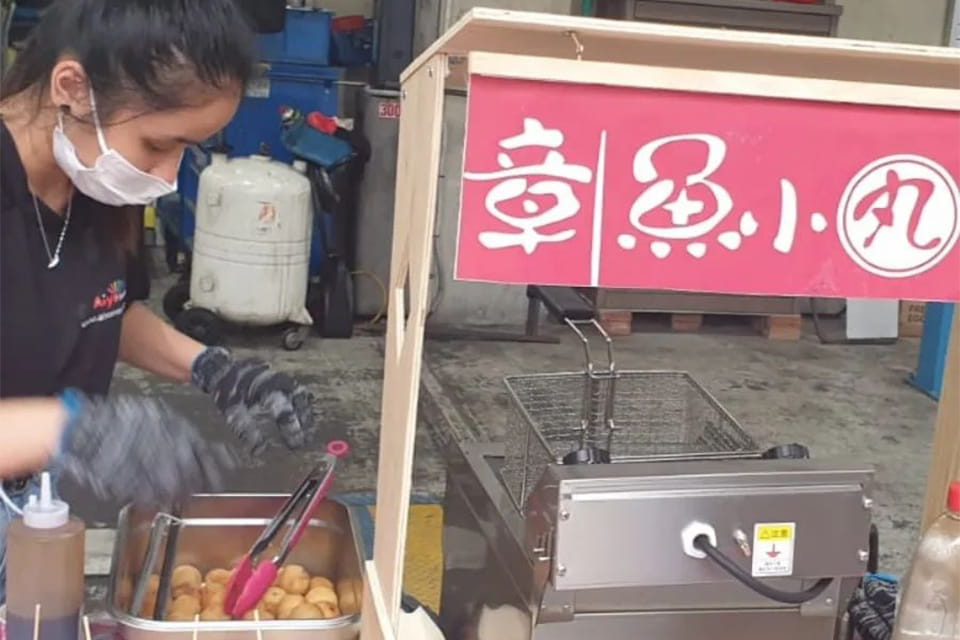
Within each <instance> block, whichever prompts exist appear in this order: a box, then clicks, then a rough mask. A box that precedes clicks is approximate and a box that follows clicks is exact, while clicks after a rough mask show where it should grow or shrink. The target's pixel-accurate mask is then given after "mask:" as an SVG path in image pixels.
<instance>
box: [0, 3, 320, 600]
mask: <svg viewBox="0 0 960 640" xmlns="http://www.w3.org/2000/svg"><path fill="white" fill-rule="evenodd" d="M253 42H254V35H253V32H252V30H251V28H250V26H249V25H248V23H247V22H246V20H245V18H244V16H243V15H242V14H241V13H240V11H239V9H238V8H237V6H236V5H235V2H234V0H164V1H157V0H56V2H54V3H53V5H52V6H51V7H50V9H49V10H48V11H47V13H46V14H45V16H44V18H43V19H42V22H41V23H40V24H39V25H38V26H37V28H36V30H35V32H34V34H33V37H32V40H31V42H30V44H29V45H28V47H27V48H26V50H25V51H23V52H22V53H21V54H20V55H19V57H18V58H17V60H16V62H15V63H14V65H13V67H12V68H11V69H10V70H9V71H8V72H7V74H6V75H5V79H4V84H3V86H2V89H0V147H2V157H0V478H3V480H4V482H3V488H4V489H5V493H6V494H7V497H8V498H9V500H7V504H5V505H4V508H3V509H2V510H0V540H2V539H3V537H2V534H3V533H4V530H5V528H6V521H7V520H8V519H9V517H10V513H11V511H12V509H10V508H9V507H10V506H17V505H19V504H22V503H23V501H24V498H25V496H24V490H25V489H26V488H28V487H29V486H30V485H31V482H32V479H33V478H34V475H33V474H35V473H36V472H37V471H38V470H40V469H44V468H49V469H51V470H52V471H53V472H54V473H63V474H66V475H68V476H70V477H71V478H72V479H74V480H76V481H77V482H79V483H81V484H82V485H84V486H86V487H89V488H90V489H91V490H92V491H93V492H94V493H95V494H96V495H97V496H98V497H100V498H103V499H110V500H114V501H118V502H124V501H131V500H133V501H138V502H146V503H154V504H169V503H172V502H174V501H176V500H178V499H182V498H183V497H185V496H187V495H189V494H190V493H192V492H195V491H201V490H210V489H214V488H215V487H216V486H217V484H218V481H219V478H220V469H221V466H222V465H223V464H224V463H226V462H228V459H227V458H226V457H225V455H224V452H223V451H222V450H220V449H218V448H217V447H215V446H213V445H209V444H207V443H205V442H204V441H203V440H202V439H201V438H200V437H199V435H198V434H197V432H196V431H195V430H194V429H193V427H191V426H190V425H189V424H188V423H187V422H186V421H185V420H184V419H183V418H181V417H180V416H178V415H177V414H176V413H174V412H173V411H171V410H170V408H169V407H168V406H166V405H165V404H164V403H163V402H160V401H158V400H155V399H150V398H141V397H123V396H120V397H116V396H107V395H106V393H107V391H108V389H109V386H110V381H111V377H112V373H113V369H114V365H115V363H116V361H117V359H118V358H119V360H121V361H123V362H126V363H128V364H131V365H133V366H135V367H139V368H140V369H143V370H145V371H148V372H150V373H154V374H158V375H160V376H163V377H165V378H168V379H171V380H177V381H181V382H184V383H187V382H192V383H193V384H194V385H196V386H197V387H199V388H200V389H201V390H203V391H205V392H207V393H209V394H211V395H212V396H213V398H214V401H215V402H216V405H217V407H218V408H219V409H220V410H221V411H222V412H223V414H224V415H225V417H226V422H227V424H228V425H229V426H230V428H231V430H232V431H233V433H234V435H235V436H237V437H238V438H239V440H240V441H241V442H242V443H243V445H244V446H245V447H246V448H247V449H248V450H249V451H250V452H251V453H253V454H256V453H259V452H260V451H261V450H262V449H263V448H264V447H265V446H266V445H268V444H269V443H270V442H271V441H273V440H278V441H282V442H283V443H284V444H286V445H287V446H288V447H290V448H297V447H299V446H301V445H302V444H303V443H304V439H305V437H306V435H307V434H308V432H309V431H310V430H311V428H312V426H313V416H312V410H311V407H310V397H309V395H308V394H307V392H306V390H305V389H304V388H303V387H302V386H300V385H299V384H297V383H296V382H294V381H293V380H292V379H291V378H289V377H288V376H286V375H283V374H280V373H277V372H275V371H273V370H272V369H271V368H270V367H269V366H268V365H267V364H265V363H263V362H259V361H256V360H247V361H236V360H234V359H232V358H231V356H230V354H229V353H228V352H227V351H226V350H224V349H219V348H213V349H206V348H204V347H203V346H202V345H201V344H199V343H197V342H195V341H193V340H191V339H190V338H188V337H186V336H184V335H182V334H180V333H178V332H177V331H175V330H174V329H173V328H171V327H169V326H168V325H166V324H165V323H164V322H163V321H161V320H160V319H159V318H158V317H157V316H156V315H154V314H153V313H152V312H151V311H149V310H148V309H147V307H146V306H144V305H143V304H142V303H141V301H142V300H143V299H144V298H146V297H147V293H148V282H147V279H146V277H145V275H144V269H143V268H142V263H141V262H140V260H139V258H141V256H137V244H138V240H139V236H140V229H141V227H140V224H141V223H140V221H141V217H140V213H141V212H142V209H141V208H140V207H142V205H144V204H146V203H147V202H150V201H151V200H153V199H155V198H158V197H160V196H162V195H165V194H167V193H169V192H171V191H173V190H174V189H175V182H176V175H177V171H178V167H179V165H180V160H181V157H182V155H183V152H184V148H185V145H188V144H191V143H199V142H201V141H203V140H205V139H207V138H208V137H210V136H211V135H213V134H214V133H216V132H218V131H219V130H221V129H222V128H223V127H224V126H225V125H226V124H227V122H228V121H229V120H230V119H231V117H232V116H233V114H234V112H235V110H236V108H237V106H238V103H239V101H240V98H241V96H242V93H243V89H244V86H245V84H246V82H247V80H248V78H249V76H250V73H251V70H252V68H253V64H254V57H253ZM9 503H13V504H12V505H10V504H9ZM0 544H2V543H0ZM4 565H5V563H3V562H2V561H0V577H2V570H3V566H4ZM0 585H2V580H0ZM2 600H3V592H2V591H0V601H2Z"/></svg>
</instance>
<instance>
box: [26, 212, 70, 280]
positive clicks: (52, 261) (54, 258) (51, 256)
mask: <svg viewBox="0 0 960 640" xmlns="http://www.w3.org/2000/svg"><path fill="white" fill-rule="evenodd" d="M31 195H33V194H31ZM33 210H34V211H35V212H36V214H37V226H38V227H39V228H40V238H42V239H43V248H44V249H46V251H47V259H48V260H49V262H48V263H47V269H56V267H57V265H58V264H60V249H62V248H63V239H64V238H66V237H67V227H69V226H70V212H71V211H73V196H72V194H71V197H70V200H68V201H67V211H66V213H64V216H63V228H62V229H60V238H59V239H58V240H57V248H56V249H54V250H53V252H52V253H51V252H50V243H49V242H48V241H47V229H46V227H44V226H43V216H42V215H40V203H39V202H38V201H37V196H35V195H34V196H33Z"/></svg>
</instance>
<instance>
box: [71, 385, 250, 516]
mask: <svg viewBox="0 0 960 640" xmlns="http://www.w3.org/2000/svg"><path fill="white" fill-rule="evenodd" d="M61 399H62V401H63V405H64V407H65V408H66V409H67V413H68V415H69V418H68V423H67V426H66V427H65V429H64V431H63V436H62V437H61V441H60V450H59V451H58V452H57V454H56V455H55V456H54V459H53V462H52V465H53V467H54V468H57V469H59V470H61V471H62V472H63V473H65V474H66V475H67V476H69V477H70V478H71V479H73V480H74V481H76V482H77V483H79V484H81V485H83V486H86V487H89V488H90V489H91V490H92V491H93V493H94V494H95V495H96V496H97V497H99V498H101V499H103V500H111V501H116V502H121V503H126V502H136V503H138V504H146V505H151V506H167V505H173V504H176V503H177V502H179V501H181V500H184V499H185V498H188V497H189V496H191V495H193V494H195V493H202V492H208V491H218V490H220V489H221V481H222V477H221V472H222V470H224V469H227V468H230V467H232V465H233V459H232V457H231V456H230V454H229V452H228V450H227V448H226V446H225V445H217V444H209V443H207V442H206V441H205V440H204V439H203V438H202V437H201V436H200V434H199V433H197V431H196V430H195V429H194V428H193V426H191V425H190V424H189V423H188V422H187V421H186V420H185V419H184V418H182V417H181V416H180V415H178V414H177V413H176V412H174V411H173V410H172V409H171V408H170V407H169V406H167V404H166V403H164V402H162V401H160V400H157V399H155V398H148V397H139V396H136V397H134V396H111V397H106V398H94V397H89V396H86V395H84V394H82V393H80V392H77V391H72V390H71V391H67V392H66V393H64V394H63V395H62V396H61Z"/></svg>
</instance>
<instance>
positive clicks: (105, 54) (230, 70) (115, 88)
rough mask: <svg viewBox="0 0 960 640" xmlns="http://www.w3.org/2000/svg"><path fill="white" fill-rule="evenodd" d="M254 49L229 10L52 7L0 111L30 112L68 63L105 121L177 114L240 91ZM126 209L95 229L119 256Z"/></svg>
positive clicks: (153, 4)
mask: <svg viewBox="0 0 960 640" xmlns="http://www.w3.org/2000/svg"><path fill="white" fill-rule="evenodd" d="M254 43H255V35H254V31H253V28H252V26H251V24H250V22H248V15H247V13H246V12H244V11H243V10H242V9H241V7H240V6H239V5H238V4H237V3H236V0H54V2H53V3H52V4H51V5H50V6H49V7H48V8H47V9H45V10H44V13H43V17H42V18H41V20H40V22H39V24H38V25H37V26H36V27H35V28H34V29H33V32H32V34H31V35H30V39H29V41H28V43H27V45H26V47H25V49H24V50H23V51H22V52H21V53H20V54H19V55H18V56H17V58H16V60H15V61H14V63H13V65H12V66H11V67H10V69H9V70H8V71H7V72H6V73H5V74H4V78H3V83H2V85H0V102H2V101H3V100H6V99H7V98H10V97H12V96H15V95H18V94H27V95H29V93H28V92H32V93H35V94H36V95H35V96H33V97H35V99H36V101H37V111H38V112H39V110H40V109H42V108H43V103H44V98H45V96H46V94H47V89H48V88H49V85H50V75H51V73H52V72H53V69H54V67H55V66H56V65H57V63H58V62H59V61H60V60H61V59H62V58H63V57H65V56H71V57H73V58H75V59H76V60H77V61H79V62H80V64H82V65H83V68H84V71H85V72H86V74H87V78H88V79H89V81H90V85H91V87H92V88H93V91H94V92H95V94H96V99H97V111H98V113H99V115H100V117H101V119H102V120H104V121H109V119H110V118H111V116H112V114H113V112H114V111H115V110H116V109H118V108H123V107H127V108H133V109H144V110H145V111H155V110H166V109H175V108H179V107H184V106H188V105H190V104H193V103H194V102H195V101H202V100H203V99H204V92H205V91H208V90H210V89H213V90H219V89H225V88H234V87H236V88H242V87H243V86H244V85H245V84H246V83H247V81H248V80H249V78H250V75H251V74H252V72H253V68H254V64H255V47H254ZM51 106H52V105H51ZM128 208H129V209H131V210H133V211H130V212H128V215H123V214H121V215H116V216H107V217H105V218H104V219H103V220H102V221H101V222H102V223H103V224H104V225H105V227H106V229H105V230H106V231H107V232H108V233H109V234H110V236H111V237H112V238H113V240H114V244H115V247H116V249H117V251H118V252H120V253H121V254H123V253H128V254H135V253H137V252H138V249H139V248H140V246H141V244H142V231H143V224H142V220H143V218H142V215H143V208H142V207H128ZM134 214H136V215H134Z"/></svg>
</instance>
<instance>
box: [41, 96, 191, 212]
mask: <svg viewBox="0 0 960 640" xmlns="http://www.w3.org/2000/svg"><path fill="white" fill-rule="evenodd" d="M90 106H91V107H92V108H93V122H94V124H95V125H96V127H97V142H99V143H100V157H98V158H97V161H96V162H95V163H94V165H93V166H92V167H87V166H84V164H83V162H81V161H80V157H79V156H78V155H77V149H76V147H74V146H73V143H72V142H70V139H69V138H68V137H67V135H66V134H65V133H64V131H63V114H57V126H56V128H55V129H54V130H53V157H54V158H56V161H57V164H58V165H60V168H61V169H63V172H64V173H66V174H67V176H68V177H69V178H70V180H71V181H72V182H73V184H74V186H76V188H77V189H79V190H80V191H81V192H82V193H83V194H84V195H86V196H88V197H90V198H93V199H94V200H96V201H98V202H102V203H104V204H108V205H112V206H122V205H128V204H138V205H139V204H149V203H150V202H152V201H154V200H156V199H157V198H159V197H161V196H165V195H168V194H170V193H173V192H174V191H176V190H177V183H176V181H174V183H173V184H170V183H169V182H167V181H166V180H164V179H162V178H158V177H157V176H153V175H150V174H149V173H144V172H143V171H141V170H140V169H138V168H137V167H135V166H134V165H133V164H131V163H130V161H129V160H127V159H126V158H124V157H123V156H122V155H120V153H118V152H117V150H116V149H111V148H109V147H108V146H107V140H106V138H105V137H104V135H103V128H102V127H101V126H100V117H99V116H98V115H97V105H96V103H95V102H94V98H93V91H91V92H90Z"/></svg>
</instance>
